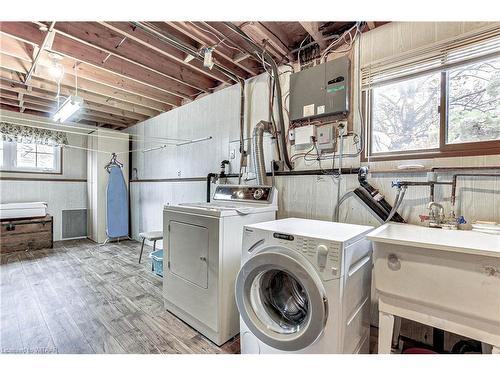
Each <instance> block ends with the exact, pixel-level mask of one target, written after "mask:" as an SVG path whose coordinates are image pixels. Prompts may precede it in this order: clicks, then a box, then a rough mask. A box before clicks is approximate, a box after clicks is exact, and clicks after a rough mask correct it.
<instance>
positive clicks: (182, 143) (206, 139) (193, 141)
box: [133, 135, 212, 152]
mask: <svg viewBox="0 0 500 375" xmlns="http://www.w3.org/2000/svg"><path fill="white" fill-rule="evenodd" d="M210 139H212V136H211V135H210V136H208V137H203V138H198V139H192V140H190V141H186V142H181V143H174V144H172V143H167V144H164V145H161V146H158V147H153V148H148V149H145V150H142V152H150V151H155V150H160V149H162V148H165V147H167V146H174V145H175V146H184V145H190V144H192V143H198V142H203V141H208V140H210ZM133 151H139V150H133Z"/></svg>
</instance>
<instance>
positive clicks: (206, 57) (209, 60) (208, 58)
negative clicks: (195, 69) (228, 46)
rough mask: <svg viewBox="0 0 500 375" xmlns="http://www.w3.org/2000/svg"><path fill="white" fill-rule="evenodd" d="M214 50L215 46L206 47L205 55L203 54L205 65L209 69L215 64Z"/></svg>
mask: <svg viewBox="0 0 500 375" xmlns="http://www.w3.org/2000/svg"><path fill="white" fill-rule="evenodd" d="M212 50H213V48H205V49H204V50H203V51H204V53H205V54H204V56H203V66H204V67H205V68H208V69H212V67H213V66H214V59H213V57H212Z"/></svg>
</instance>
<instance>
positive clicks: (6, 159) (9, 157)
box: [0, 141, 62, 174]
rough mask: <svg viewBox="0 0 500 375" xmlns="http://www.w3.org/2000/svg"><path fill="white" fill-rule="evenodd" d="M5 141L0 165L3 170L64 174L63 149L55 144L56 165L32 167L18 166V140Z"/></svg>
mask: <svg viewBox="0 0 500 375" xmlns="http://www.w3.org/2000/svg"><path fill="white" fill-rule="evenodd" d="M0 142H3V163H2V166H1V167H0V170H1V171H2V172H9V173H16V172H17V173H42V174H62V149H61V147H59V146H54V150H55V153H54V166H53V167H52V168H30V167H18V166H17V142H8V141H0Z"/></svg>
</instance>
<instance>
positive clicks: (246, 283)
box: [236, 247, 328, 351]
mask: <svg viewBox="0 0 500 375" xmlns="http://www.w3.org/2000/svg"><path fill="white" fill-rule="evenodd" d="M236 303H237V305H238V309H239V311H240V315H241V317H242V319H243V321H244V322H245V324H246V325H247V326H248V328H249V329H250V331H251V332H252V333H253V334H254V335H255V336H256V337H257V338H258V339H260V340H261V341H262V342H264V343H265V344H267V345H269V346H271V347H273V348H276V349H279V350H285V351H297V350H301V349H304V348H306V347H308V346H309V345H311V344H312V343H313V342H314V341H316V339H317V338H318V337H319V336H320V335H321V333H322V332H323V330H324V327H325V324H326V320H327V317H328V301H327V298H326V293H325V290H324V287H323V283H322V282H321V279H320V277H319V275H318V273H317V271H316V270H315V269H314V267H313V266H312V265H311V263H309V262H308V261H307V260H306V259H305V258H304V257H303V256H302V255H300V254H297V253H296V252H295V251H292V250H290V249H287V248H284V247H269V248H266V249H263V250H262V251H260V252H259V253H258V254H256V255H255V256H253V257H252V258H250V259H249V260H248V261H247V262H246V263H245V264H244V265H243V266H242V268H241V270H240V272H239V274H238V277H237V279H236Z"/></svg>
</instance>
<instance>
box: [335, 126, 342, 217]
mask: <svg viewBox="0 0 500 375" xmlns="http://www.w3.org/2000/svg"><path fill="white" fill-rule="evenodd" d="M339 130H342V131H341V133H340V145H339V168H338V174H339V177H338V179H337V206H338V205H339V199H340V188H341V181H342V156H343V154H344V129H343V128H342V129H339ZM335 221H337V222H338V221H339V213H338V210H337V215H336V216H335Z"/></svg>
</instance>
